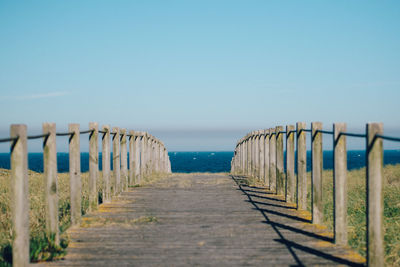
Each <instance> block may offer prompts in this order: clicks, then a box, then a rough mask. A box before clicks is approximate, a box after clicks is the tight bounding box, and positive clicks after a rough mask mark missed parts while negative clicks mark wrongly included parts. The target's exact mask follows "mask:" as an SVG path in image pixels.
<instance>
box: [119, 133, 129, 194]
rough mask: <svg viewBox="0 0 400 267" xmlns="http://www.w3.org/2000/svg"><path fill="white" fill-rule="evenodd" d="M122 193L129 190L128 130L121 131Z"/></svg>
mask: <svg viewBox="0 0 400 267" xmlns="http://www.w3.org/2000/svg"><path fill="white" fill-rule="evenodd" d="M120 140H121V191H126V190H127V189H128V151H127V149H128V148H127V146H126V129H121V138H120Z"/></svg>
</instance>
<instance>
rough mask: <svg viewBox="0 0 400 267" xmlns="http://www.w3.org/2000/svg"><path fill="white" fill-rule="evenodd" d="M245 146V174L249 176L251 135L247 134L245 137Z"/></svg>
mask: <svg viewBox="0 0 400 267" xmlns="http://www.w3.org/2000/svg"><path fill="white" fill-rule="evenodd" d="M246 146H247V157H246V161H247V164H246V175H248V176H250V175H251V167H250V163H251V136H250V134H248V135H247V137H246Z"/></svg>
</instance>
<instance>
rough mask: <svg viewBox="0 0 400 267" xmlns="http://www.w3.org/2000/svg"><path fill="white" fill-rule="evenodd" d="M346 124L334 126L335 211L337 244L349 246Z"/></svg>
mask: <svg viewBox="0 0 400 267" xmlns="http://www.w3.org/2000/svg"><path fill="white" fill-rule="evenodd" d="M345 132H346V124H345V123H335V124H333V147H334V149H333V165H334V166H333V184H334V186H333V198H334V202H333V205H334V207H333V210H334V232H335V243H336V244H340V245H347V150H346V136H345V135H341V134H340V133H345Z"/></svg>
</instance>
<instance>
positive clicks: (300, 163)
mask: <svg viewBox="0 0 400 267" xmlns="http://www.w3.org/2000/svg"><path fill="white" fill-rule="evenodd" d="M305 129H306V123H305V122H298V123H297V124H296V138H297V142H296V144H297V149H296V153H297V208H298V209H301V210H307V148H306V133H305V131H304V130H305Z"/></svg>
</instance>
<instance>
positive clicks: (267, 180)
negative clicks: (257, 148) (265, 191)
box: [264, 129, 271, 190]
mask: <svg viewBox="0 0 400 267" xmlns="http://www.w3.org/2000/svg"><path fill="white" fill-rule="evenodd" d="M264 135H265V136H264V184H265V185H268V187H269V189H270V190H271V188H270V181H271V180H270V178H269V170H270V167H269V139H270V131H269V129H266V130H264Z"/></svg>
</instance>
